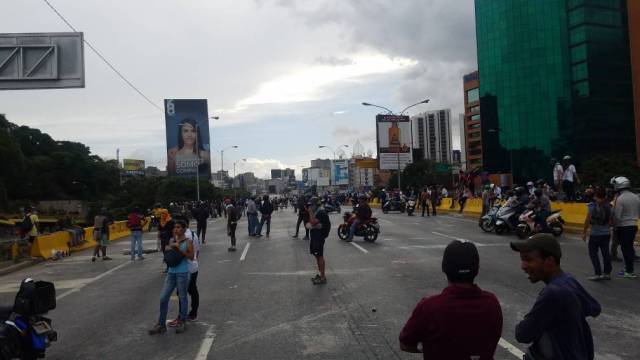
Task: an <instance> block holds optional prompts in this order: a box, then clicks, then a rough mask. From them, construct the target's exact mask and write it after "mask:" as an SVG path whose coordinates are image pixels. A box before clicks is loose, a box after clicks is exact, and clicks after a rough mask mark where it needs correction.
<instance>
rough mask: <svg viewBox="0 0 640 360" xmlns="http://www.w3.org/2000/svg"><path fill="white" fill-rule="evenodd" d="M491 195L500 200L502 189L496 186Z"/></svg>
mask: <svg viewBox="0 0 640 360" xmlns="http://www.w3.org/2000/svg"><path fill="white" fill-rule="evenodd" d="M493 194H494V195H495V196H496V197H497V198H498V199H501V198H502V188H501V187H500V186H496V187H494V188H493Z"/></svg>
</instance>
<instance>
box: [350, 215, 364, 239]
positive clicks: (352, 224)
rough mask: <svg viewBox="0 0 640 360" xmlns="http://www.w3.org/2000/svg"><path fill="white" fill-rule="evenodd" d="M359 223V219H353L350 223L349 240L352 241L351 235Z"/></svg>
mask: <svg viewBox="0 0 640 360" xmlns="http://www.w3.org/2000/svg"><path fill="white" fill-rule="evenodd" d="M360 223H361V221H360V220H359V219H355V220H354V222H353V223H351V227H350V228H349V240H351V239H353V235H354V234H355V233H356V229H357V228H358V226H359V225H360Z"/></svg>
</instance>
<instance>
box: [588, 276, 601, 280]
mask: <svg viewBox="0 0 640 360" xmlns="http://www.w3.org/2000/svg"><path fill="white" fill-rule="evenodd" d="M587 280H591V281H600V280H603V279H602V275H594V276H589V277H588V278H587Z"/></svg>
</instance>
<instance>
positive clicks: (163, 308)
mask: <svg viewBox="0 0 640 360" xmlns="http://www.w3.org/2000/svg"><path fill="white" fill-rule="evenodd" d="M186 230H187V224H185V222H184V221H181V220H178V221H176V222H175V225H174V227H173V241H172V242H171V248H172V250H173V249H175V250H177V251H179V252H180V253H181V254H182V255H183V257H182V260H181V261H180V263H179V264H178V265H176V266H171V267H169V271H168V272H167V276H166V278H165V280H164V287H163V288H162V295H161V296H160V318H159V319H158V323H157V324H156V325H155V326H154V327H153V329H151V330H149V334H150V335H155V334H161V333H164V332H166V331H167V325H166V323H167V312H168V309H169V298H170V297H171V294H172V293H173V291H174V290H175V289H176V288H177V289H178V297H179V299H180V301H179V303H180V315H179V317H178V319H179V321H178V322H177V323H176V325H175V328H176V333H177V334H180V333H183V332H184V330H185V322H186V320H187V308H188V305H189V304H188V300H187V288H188V286H189V262H188V260H193V255H194V252H193V241H191V240H190V239H187V237H186V236H185V231H186Z"/></svg>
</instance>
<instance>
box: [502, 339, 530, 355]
mask: <svg viewBox="0 0 640 360" xmlns="http://www.w3.org/2000/svg"><path fill="white" fill-rule="evenodd" d="M498 345H500V346H501V347H502V348H503V349H505V350H507V351H508V352H510V353H511V355H513V356H515V357H516V358H518V359H522V357H523V356H524V353H523V352H522V351H520V349H518V348H517V347H515V346H514V345H513V344H511V343H510V342H508V341H507V340H505V339H504V338H500V341H498Z"/></svg>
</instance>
